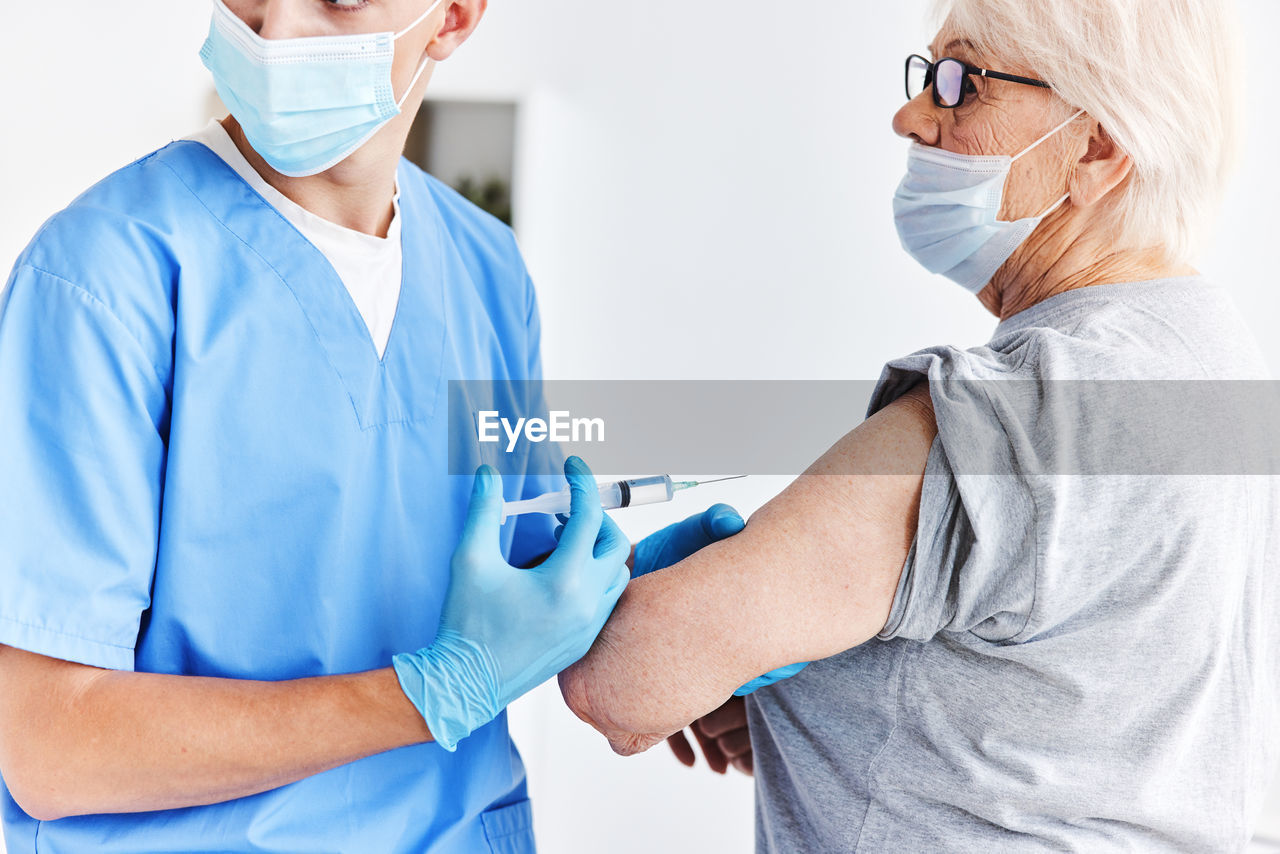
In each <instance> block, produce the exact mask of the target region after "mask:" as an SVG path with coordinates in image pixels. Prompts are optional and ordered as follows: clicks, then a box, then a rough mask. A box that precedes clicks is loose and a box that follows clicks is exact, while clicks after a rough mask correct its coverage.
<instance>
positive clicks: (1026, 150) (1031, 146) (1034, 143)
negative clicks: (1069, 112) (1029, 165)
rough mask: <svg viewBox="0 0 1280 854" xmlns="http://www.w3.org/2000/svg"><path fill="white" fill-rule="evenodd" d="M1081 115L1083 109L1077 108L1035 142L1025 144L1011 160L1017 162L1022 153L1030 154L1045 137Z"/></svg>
mask: <svg viewBox="0 0 1280 854" xmlns="http://www.w3.org/2000/svg"><path fill="white" fill-rule="evenodd" d="M1083 115H1084V110H1077V111H1076V113H1075V115H1073V116H1072V117H1071V118H1069V119H1067V120H1066V121H1065V122H1063V123H1062V124H1060V125H1058V126H1057V127H1056V128H1054V129H1053V130H1051V131H1049V132H1048V133H1046V134H1045V135H1044V136H1042V137H1040V138H1039V139H1037V140H1036V141H1035V142H1033V143H1031V144H1030V145H1029V146H1027V147H1026V148H1024V149H1022V153H1021V154H1018V155H1015V156H1014V158H1013V162H1014V163H1017V162H1018V160H1019V159H1020V158H1021V157H1022V156H1023V155H1026V154H1030V153H1031V152H1032V151H1034V150H1035V149H1036V148H1038V147H1039V146H1040V144H1041V143H1042V142H1044V141H1045V140H1046V139H1048V138H1049V137H1051V136H1053V135H1054V134H1055V133H1057V132H1058V131H1060V130H1062V129H1063V128H1064V127H1066V126H1067V125H1069V124H1071V123H1072V122H1074V121H1075V120H1076V119H1078V118H1080V117H1081V116H1083Z"/></svg>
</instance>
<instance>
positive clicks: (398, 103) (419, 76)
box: [392, 0, 444, 110]
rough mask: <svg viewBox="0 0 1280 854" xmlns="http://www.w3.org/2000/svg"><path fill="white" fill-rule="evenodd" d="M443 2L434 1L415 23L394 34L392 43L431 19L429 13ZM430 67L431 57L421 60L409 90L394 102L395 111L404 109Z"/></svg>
mask: <svg viewBox="0 0 1280 854" xmlns="http://www.w3.org/2000/svg"><path fill="white" fill-rule="evenodd" d="M443 2H444V0H436V2H434V3H432V4H431V6H430V7H428V8H427V11H425V12H423V13H422V14H421V15H419V16H418V19H417V20H416V21H414V22H413V23H412V24H410V25H409V26H407V27H405V28H404V29H403V30H401V31H400V32H398V33H396V34H395V36H393V37H392V41H396V40H398V39H399V38H400V37H401V36H403V35H405V34H406V33H408V32H410V31H412V30H413V28H414V27H416V26H418V24H421V23H422V22H423V21H425V20H426V19H427V18H429V17H431V13H432V12H434V11H435V10H436V9H438V8H440V4H441V3H443ZM430 65H431V57H427V58H426V59H424V60H422V64H421V65H419V66H418V71H417V73H416V74H414V75H413V80H412V82H410V83H409V88H408V89H405V90H404V94H403V95H401V96H400V98H399V100H397V101H396V109H397V110H399V109H401V108H403V107H404V102H405V101H407V100H409V93H410V92H412V91H413V87H415V86H417V85H418V81H419V80H421V79H422V75H423V74H425V73H426V72H427V68H428V66H430Z"/></svg>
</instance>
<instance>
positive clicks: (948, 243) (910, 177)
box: [893, 110, 1084, 294]
mask: <svg viewBox="0 0 1280 854" xmlns="http://www.w3.org/2000/svg"><path fill="white" fill-rule="evenodd" d="M1082 115H1084V110H1080V111H1079V112H1078V113H1076V114H1075V115H1074V116H1072V117H1071V118H1069V119H1067V120H1066V121H1065V122H1063V123H1062V124H1060V125H1058V126H1057V127H1056V128H1054V129H1053V130H1051V131H1049V132H1048V133H1047V134H1045V135H1044V136H1042V137H1040V139H1038V140H1036V141H1035V142H1033V143H1032V144H1031V145H1030V146H1028V147H1027V148H1026V149H1025V150H1023V151H1022V153H1021V154H1018V155H1016V156H1014V157H1010V156H1008V155H1000V156H993V157H975V156H973V155H968V154H955V153H953V152H950V151H943V150H942V149H940V148H930V147H929V146H925V145H920V144H919V143H916V144H913V145H912V146H911V152H910V154H909V155H908V156H907V176H906V177H905V178H903V179H902V183H901V184H900V185H899V186H898V191H897V192H896V193H895V194H894V197H893V219H894V223H895V224H896V225H897V227H898V238H899V239H900V240H901V241H902V248H903V249H905V250H907V252H908V254H910V255H911V257H912V258H914V259H916V260H917V261H919V262H920V264H921V265H922V266H924V268H925V269H926V270H928V271H929V272H930V273H940V274H942V275H943V276H946V277H947V278H948V279H950V280H951V281H953V282H955V283H956V284H958V285H960V286H961V287H962V288H964V289H965V290H967V291H970V292H972V293H975V294H976V293H978V292H979V291H981V290H982V289H983V288H985V287H986V286H987V283H988V282H990V281H991V277H992V276H994V275H995V274H996V271H997V270H999V269H1000V268H1001V267H1002V266H1004V263H1005V262H1006V261H1008V260H1009V258H1010V257H1011V256H1012V255H1013V253H1014V252H1015V251H1017V249H1018V247H1019V246H1021V245H1022V244H1023V242H1024V241H1026V239H1027V238H1028V237H1030V236H1031V233H1032V232H1033V231H1035V230H1036V227H1037V226H1039V225H1040V222H1041V221H1042V220H1043V219H1044V218H1045V217H1047V216H1048V215H1049V214H1051V213H1053V212H1054V211H1055V210H1057V209H1058V208H1059V207H1060V206H1061V205H1062V204H1063V203H1064V202H1065V201H1066V200H1067V199H1069V198H1070V197H1071V196H1070V194H1069V193H1068V194H1067V195H1065V196H1063V197H1062V198H1061V199H1059V200H1058V201H1056V202H1054V204H1053V205H1052V206H1051V207H1050V208H1049V209H1048V210H1046V211H1045V212H1044V213H1042V214H1040V215H1039V216H1033V217H1027V218H1026V219H1020V220H1016V221H1014V222H1001V221H1000V220H999V219H998V217H999V215H1000V204H1001V202H1002V201H1003V200H1004V189H1005V183H1006V182H1007V181H1008V178H1009V171H1010V170H1011V169H1012V168H1013V164H1014V162H1015V161H1017V160H1018V159H1019V158H1021V157H1023V156H1024V155H1026V154H1027V153H1029V152H1030V151H1032V150H1033V149H1035V148H1036V146H1038V145H1040V144H1041V143H1042V142H1044V141H1045V140H1047V139H1048V138H1049V137H1051V136H1053V135H1054V134H1056V133H1057V132H1058V131H1060V130H1062V129H1063V128H1064V127H1066V126H1067V125H1069V124H1071V123H1072V122H1073V121H1075V120H1076V119H1077V118H1078V117H1080V116H1082Z"/></svg>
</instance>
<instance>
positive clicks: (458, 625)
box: [392, 457, 631, 751]
mask: <svg viewBox="0 0 1280 854" xmlns="http://www.w3.org/2000/svg"><path fill="white" fill-rule="evenodd" d="M564 471H565V477H567V478H568V480H569V487H570V490H571V493H572V497H571V503H570V511H569V520H568V522H567V524H566V525H565V528H564V531H563V533H562V535H561V537H560V543H559V545H558V546H557V547H556V550H555V551H554V552H552V553H551V555H550V556H549V557H547V559H546V560H545V561H543V562H542V563H541V564H539V565H538V566H537V567H534V568H532V569H519V568H517V567H514V566H511V565H510V564H509V563H507V561H506V559H505V558H503V556H502V552H501V548H500V546H499V540H498V528H499V523H500V519H501V516H502V480H501V478H500V477H499V475H498V473H497V472H496V471H494V470H493V469H492V468H490V467H489V466H481V467H480V469H479V471H477V472H476V479H475V485H474V486H473V487H472V492H471V508H470V510H469V511H468V514H467V522H466V526H465V527H464V528H463V531H462V539H461V541H460V542H459V543H458V547H457V549H456V550H455V551H454V553H453V560H452V561H451V564H450V566H451V571H452V576H451V579H450V582H449V590H448V592H447V593H446V594H445V601H444V608H443V610H442V612H441V615H440V628H439V630H438V632H437V634H436V638H435V641H434V642H432V644H431V645H430V646H429V647H427V648H426V649H422V650H419V651H418V652H416V653H410V654H404V655H397V656H395V658H394V659H392V666H393V667H394V668H395V671H396V675H397V676H398V677H399V679H400V687H401V688H403V689H404V692H405V695H406V696H407V697H408V698H409V699H410V700H411V701H412V702H413V704H414V706H415V707H417V709H418V711H419V712H420V713H421V714H422V717H423V719H424V720H425V721H426V722H427V727H428V728H429V729H430V730H431V734H432V736H434V737H435V740H436V742H437V743H438V744H440V746H442V747H443V748H445V749H446V750H449V751H452V750H454V749H455V748H456V747H457V745H458V742H459V741H461V740H462V739H463V738H466V737H467V736H468V735H470V734H471V733H472V732H473V731H475V730H476V729H478V728H479V727H481V726H484V725H485V724H487V723H488V722H489V721H491V720H493V719H494V718H495V717H497V716H498V714H499V713H501V712H502V710H503V709H505V708H506V707H507V705H508V704H509V703H511V701H512V700H514V699H516V698H517V697H519V696H520V695H521V694H524V693H525V692H526V691H529V690H530V689H531V688H534V687H535V686H537V685H539V684H540V683H542V682H544V681H545V680H547V679H549V678H550V677H552V676H554V675H555V674H557V673H559V672H560V671H561V670H564V669H565V668H566V667H568V666H569V665H570V664H573V663H574V662H575V661H577V660H578V659H579V658H582V656H584V655H586V653H587V650H588V649H590V648H591V644H592V642H593V641H594V640H595V638H596V635H598V634H599V633H600V629H601V628H602V627H603V626H604V623H605V620H607V619H608V618H609V614H610V613H611V612H612V611H613V606H614V605H615V604H616V603H617V601H618V597H619V596H621V595H622V591H623V589H624V588H625V587H626V586H627V582H628V581H629V580H630V578H629V573H628V572H627V566H626V560H627V555H628V554H629V553H630V551H631V546H630V543H628V541H627V538H626V536H624V535H623V533H622V531H620V530H619V529H618V527H617V525H615V524H614V523H613V521H612V520H611V519H609V517H608V516H606V515H605V514H604V511H602V510H601V509H600V493H599V490H598V489H597V488H596V482H595V478H594V477H592V475H591V470H590V469H588V468H587V464H586V463H584V462H583V461H582V460H580V459H578V458H577V457H570V458H569V459H568V460H567V461H566V462H565V466H564Z"/></svg>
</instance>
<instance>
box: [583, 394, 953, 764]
mask: <svg viewBox="0 0 1280 854" xmlns="http://www.w3.org/2000/svg"><path fill="white" fill-rule="evenodd" d="M936 434H937V426H936V424H935V422H934V417H933V408H932V405H931V403H930V399H929V394H928V388H927V386H926V385H924V384H922V385H919V386H917V387H916V388H915V389H913V390H912V391H911V392H909V393H908V394H907V395H904V396H903V397H902V398H900V399H899V400H897V401H895V402H894V403H893V404H891V405H890V406H888V407H886V408H885V409H884V410H882V411H881V412H879V413H877V414H876V415H875V416H873V417H872V418H870V419H868V420H867V421H865V422H864V423H863V424H861V425H860V426H859V427H858V428H857V429H855V430H853V431H852V432H851V433H849V434H848V435H847V436H845V437H844V438H843V439H841V440H840V441H839V442H837V443H836V445H835V446H834V447H832V448H831V450H829V451H828V452H827V453H826V454H824V455H823V456H822V458H821V459H819V460H818V461H817V462H815V463H814V464H813V465H812V466H810V468H809V470H808V471H806V472H805V473H804V474H803V475H801V476H800V477H799V478H797V479H796V480H795V481H794V482H793V483H792V484H791V485H790V486H788V487H787V488H786V489H785V490H784V491H783V492H782V493H780V494H779V495H778V496H777V497H775V498H774V499H773V500H772V501H770V502H769V503H768V504H766V505H765V506H764V507H762V508H761V509H760V510H759V511H758V512H757V513H755V514H754V515H753V516H752V517H751V519H750V521H749V522H748V524H747V527H746V529H745V530H744V531H742V533H740V534H737V535H736V536H734V537H731V538H729V539H727V540H724V541H721V542H718V543H715V544H713V545H710V546H708V547H706V548H704V549H702V550H701V551H699V552H697V553H696V554H694V555H692V556H691V557H689V558H688V559H686V560H684V561H681V562H680V563H678V564H676V565H675V566H673V567H670V568H669V569H666V570H663V571H662V572H656V573H653V574H651V575H647V576H645V577H643V578H639V579H636V580H635V581H633V582H632V583H631V585H630V586H629V587H628V588H627V590H626V592H625V593H624V594H623V596H622V599H621V600H620V601H619V603H618V606H617V608H616V609H615V610H614V612H613V616H612V617H611V618H610V620H609V622H608V623H607V624H606V626H605V629H604V631H603V632H601V634H600V636H599V638H597V640H596V642H595V645H594V646H593V647H592V648H591V651H590V652H589V653H588V654H587V655H586V657H584V658H583V659H582V660H581V661H579V662H578V663H577V664H575V665H574V666H573V667H570V668H569V669H568V670H566V671H564V672H563V673H562V674H561V675H560V689H561V691H562V693H563V694H564V698H565V702H566V703H568V705H569V707H570V708H571V709H573V711H574V712H575V713H576V714H577V715H578V717H580V718H582V719H583V720H584V721H586V722H587V723H589V724H591V725H592V726H593V727H595V728H596V729H597V730H599V731H600V732H601V733H602V734H603V735H604V736H605V737H606V738H608V740H609V743H610V745H612V747H613V749H614V750H615V751H617V752H618V753H621V754H624V755H630V754H634V753H639V752H641V751H644V750H647V749H649V748H650V747H652V746H653V745H654V744H657V743H658V742H660V741H662V740H663V739H665V738H666V737H667V736H669V735H671V734H673V733H675V732H677V731H679V730H681V729H683V728H684V727H686V726H688V725H689V724H690V722H692V721H694V720H697V719H698V718H701V717H703V716H704V715H707V714H708V713H710V712H712V711H713V710H715V709H718V708H720V707H721V706H722V705H723V704H724V703H725V701H726V700H727V699H728V698H729V696H730V695H731V694H732V693H733V691H734V690H735V689H737V688H738V687H739V686H740V685H743V684H744V683H746V682H748V681H749V680H751V679H753V678H754V677H756V676H759V675H760V674H762V673H765V672H766V671H769V670H772V669H774V668H777V667H781V666H783V665H787V664H790V663H792V662H796V661H816V660H818V659H821V658H827V657H829V656H831V655H835V654H837V653H840V652H843V651H844V650H847V649H850V648H852V647H855V646H858V645H859V644H862V643H865V642H866V641H868V640H870V639H871V638H874V637H875V636H876V634H878V633H879V632H880V630H881V629H882V628H883V627H884V624H885V621H886V620H887V618H888V615H889V610H890V607H891V606H892V603H893V597H894V594H895V592H896V590H897V586H898V579H899V577H900V575H901V572H902V565H903V563H904V562H905V560H906V556H907V552H908V551H909V549H910V547H911V542H912V539H913V537H914V535H915V529H916V521H917V517H918V510H919V503H920V491H921V486H922V483H923V476H924V469H925V463H926V461H927V459H928V455H929V448H930V446H931V445H932V442H933V439H934V437H935V436H936ZM886 472H888V473H886Z"/></svg>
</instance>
